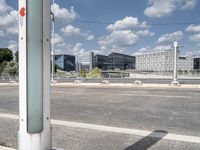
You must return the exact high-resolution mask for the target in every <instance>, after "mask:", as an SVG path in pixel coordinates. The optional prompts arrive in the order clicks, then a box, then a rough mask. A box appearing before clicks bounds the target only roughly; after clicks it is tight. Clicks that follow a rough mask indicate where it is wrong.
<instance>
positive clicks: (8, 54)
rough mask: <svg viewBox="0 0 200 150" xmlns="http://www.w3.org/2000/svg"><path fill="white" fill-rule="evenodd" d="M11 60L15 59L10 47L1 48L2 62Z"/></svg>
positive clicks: (0, 57) (0, 61)
mask: <svg viewBox="0 0 200 150" xmlns="http://www.w3.org/2000/svg"><path fill="white" fill-rule="evenodd" d="M11 60H13V54H12V51H11V50H10V49H8V48H0V64H1V63H3V62H4V61H11Z"/></svg>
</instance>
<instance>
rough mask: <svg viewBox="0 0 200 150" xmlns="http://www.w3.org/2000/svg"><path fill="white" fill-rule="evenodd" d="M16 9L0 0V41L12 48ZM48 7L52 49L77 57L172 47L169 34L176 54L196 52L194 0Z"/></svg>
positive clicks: (71, 1) (75, 1)
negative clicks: (175, 44) (176, 47)
mask: <svg viewBox="0 0 200 150" xmlns="http://www.w3.org/2000/svg"><path fill="white" fill-rule="evenodd" d="M17 9H18V4H17V1H15V0H0V19H1V20H3V21H2V22H1V23H0V39H1V40H0V47H9V48H11V49H12V50H13V51H17V50H18V41H17V14H18V12H17ZM52 11H54V13H55V16H56V19H55V31H56V34H55V37H54V43H55V48H56V53H66V54H73V55H76V56H77V58H78V59H79V61H81V62H83V61H88V60H89V59H88V56H89V52H90V51H94V52H96V53H100V54H109V53H110V52H111V51H113V52H119V53H125V54H130V55H135V54H138V53H143V52H148V51H154V50H167V49H172V47H171V46H172V45H173V41H175V40H177V41H179V43H180V45H183V46H184V47H183V48H181V52H182V54H198V55H199V54H200V23H199V24H198V23H197V24H196V23H195V24H194V22H200V2H199V1H198V0H125V1H124V0H117V1H116V0H55V4H54V5H52ZM85 21H89V23H88V22H85ZM168 23H170V25H165V24H168ZM171 23H188V24H171ZM159 24H161V25H159Z"/></svg>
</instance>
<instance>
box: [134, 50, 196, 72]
mask: <svg viewBox="0 0 200 150" xmlns="http://www.w3.org/2000/svg"><path fill="white" fill-rule="evenodd" d="M173 64H174V51H173V50H163V51H154V52H149V53H143V54H138V55H136V70H139V71H173ZM192 68H193V59H192V57H190V56H187V57H182V56H180V51H178V52H177V70H182V71H183V70H187V71H190V70H192Z"/></svg>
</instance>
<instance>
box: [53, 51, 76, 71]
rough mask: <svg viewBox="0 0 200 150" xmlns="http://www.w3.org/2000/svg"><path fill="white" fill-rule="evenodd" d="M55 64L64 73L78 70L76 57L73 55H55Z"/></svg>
mask: <svg viewBox="0 0 200 150" xmlns="http://www.w3.org/2000/svg"><path fill="white" fill-rule="evenodd" d="M55 64H56V67H57V68H58V69H60V70H63V71H75V69H76V63H75V56H72V55H66V54H60V55H55Z"/></svg>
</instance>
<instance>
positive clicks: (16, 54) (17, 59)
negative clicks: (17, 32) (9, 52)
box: [15, 51, 19, 62]
mask: <svg viewBox="0 0 200 150" xmlns="http://www.w3.org/2000/svg"><path fill="white" fill-rule="evenodd" d="M15 61H16V62H19V51H17V52H16V53H15Z"/></svg>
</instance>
